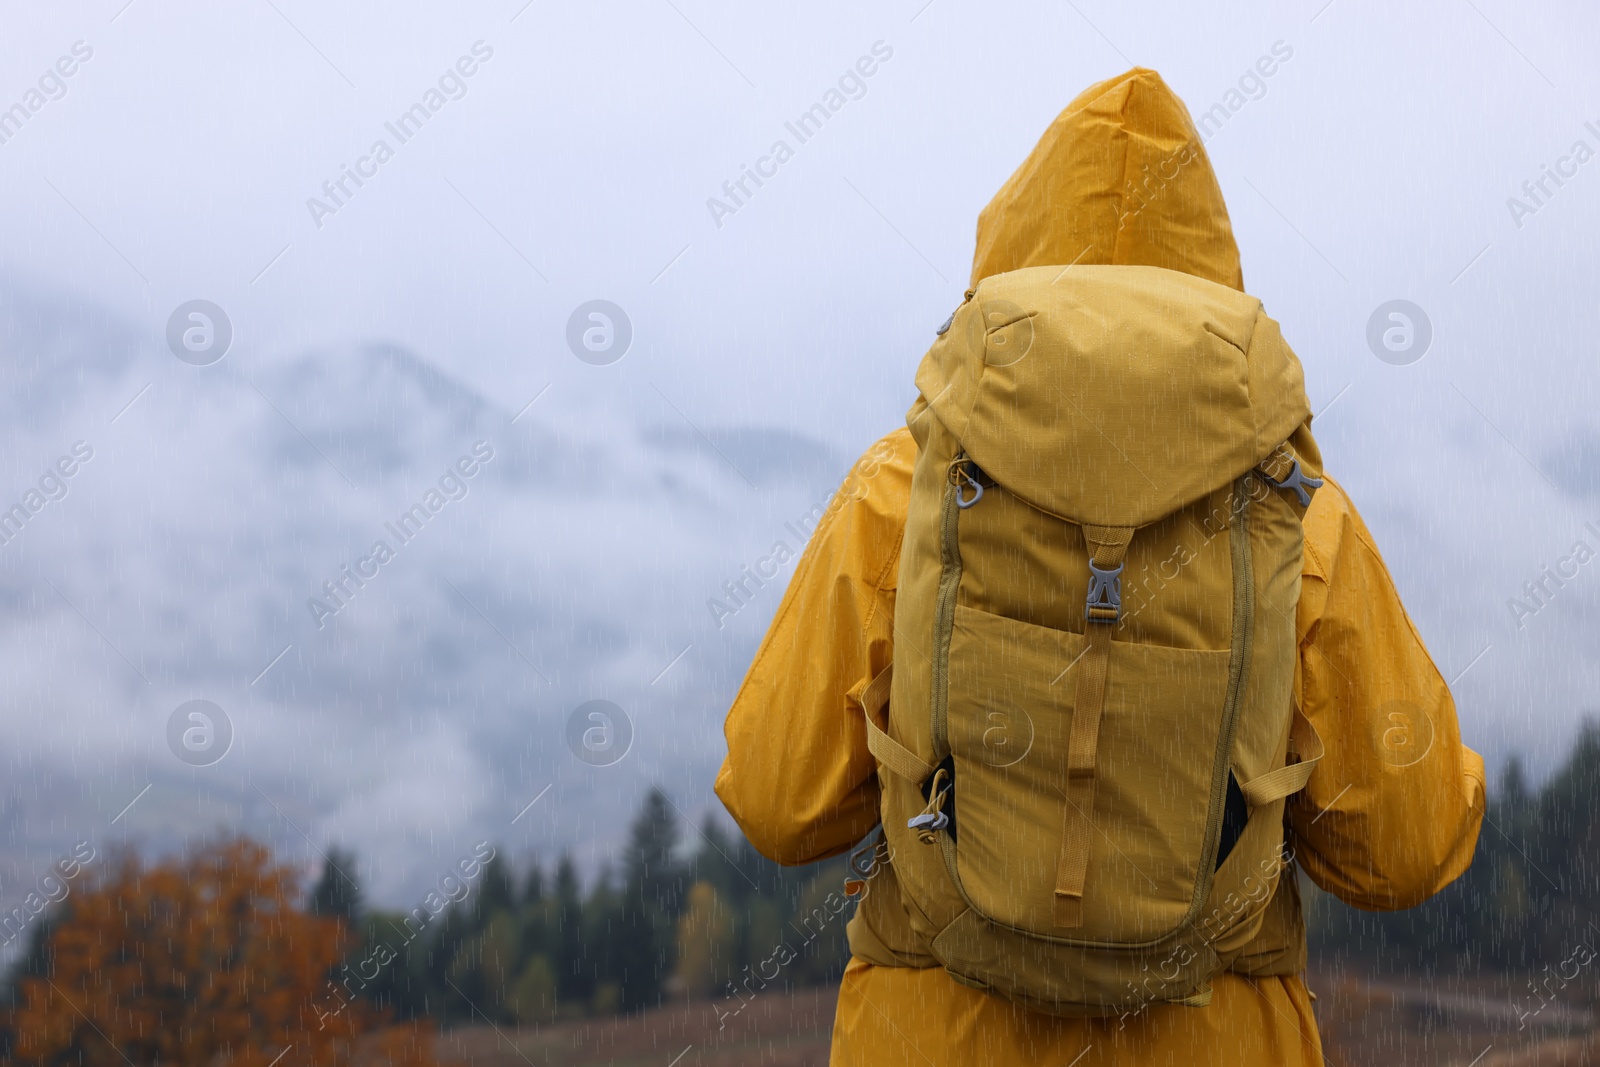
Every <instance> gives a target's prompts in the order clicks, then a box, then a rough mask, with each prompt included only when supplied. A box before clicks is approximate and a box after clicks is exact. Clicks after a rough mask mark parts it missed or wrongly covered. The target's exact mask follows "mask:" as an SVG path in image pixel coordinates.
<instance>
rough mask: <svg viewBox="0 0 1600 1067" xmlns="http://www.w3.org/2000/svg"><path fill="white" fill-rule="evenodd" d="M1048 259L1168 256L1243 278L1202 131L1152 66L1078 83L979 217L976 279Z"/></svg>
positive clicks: (1208, 275) (1186, 265) (1227, 277)
mask: <svg viewBox="0 0 1600 1067" xmlns="http://www.w3.org/2000/svg"><path fill="white" fill-rule="evenodd" d="M1047 264H1055V265H1065V264H1110V265H1119V266H1151V267H1165V268H1167V269H1169V270H1175V271H1181V272H1182V273H1184V274H1192V275H1194V276H1196V277H1199V278H1204V279H1206V280H1208V281H1212V282H1216V283H1218V284H1221V285H1226V286H1228V287H1230V288H1233V289H1239V290H1243V289H1244V278H1243V275H1242V273H1241V272H1240V269H1239V248H1238V245H1236V244H1235V243H1234V239H1233V226H1232V224H1231V223H1230V222H1229V221H1228V209H1227V206H1226V205H1225V204H1224V203H1223V200H1222V190H1221V188H1220V187H1219V186H1218V185H1217V176H1216V174H1215V173H1214V172H1213V171H1212V169H1211V161H1210V160H1209V159H1208V158H1207V157H1206V153H1205V149H1204V148H1203V147H1201V144H1200V134H1199V132H1198V131H1197V130H1196V129H1195V126H1194V123H1193V121H1191V119H1190V118H1189V111H1188V109H1187V108H1185V107H1184V106H1183V101H1181V100H1179V99H1178V97H1177V96H1176V95H1174V94H1173V92H1172V90H1171V89H1169V88H1167V84H1166V82H1164V81H1162V80H1161V75H1159V74H1157V73H1156V72H1155V71H1153V70H1145V69H1143V68H1141V67H1135V68H1134V69H1132V70H1130V71H1128V72H1127V73H1125V74H1121V75H1119V76H1117V77H1115V78H1111V79H1109V80H1107V81H1103V82H1100V83H1099V84H1097V85H1093V86H1090V87H1089V88H1088V89H1086V90H1084V91H1083V92H1082V93H1080V94H1079V95H1078V97H1077V99H1075V100H1073V101H1072V103H1071V104H1069V105H1067V109H1066V110H1065V111H1063V112H1061V114H1060V115H1058V116H1056V120H1055V121H1054V122H1052V123H1051V124H1050V128H1049V129H1047V130H1045V132H1044V136H1043V137H1041V138H1040V139H1039V143H1038V145H1036V146H1035V147H1034V149H1033V151H1032V153H1030V154H1029V156H1028V158H1027V159H1026V160H1024V161H1023V163H1022V166H1020V167H1018V168H1017V170H1016V173H1014V174H1012V175H1011V178H1010V179H1009V180H1008V181H1007V182H1006V183H1005V185H1004V186H1002V187H1001V189H1000V191H999V192H998V193H996V194H995V196H994V199H993V200H991V201H989V205H988V206H987V207H985V208H984V209H983V212H982V213H981V214H980V215H979V216H978V243H977V251H976V252H975V254H974V255H973V259H972V284H973V285H974V286H975V285H977V284H978V283H979V282H980V281H982V280H983V279H984V278H987V277H989V276H991V275H994V274H1003V273H1005V272H1007V271H1013V270H1019V269H1021V268H1023V267H1035V266H1044V265H1047Z"/></svg>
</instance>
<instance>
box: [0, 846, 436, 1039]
mask: <svg viewBox="0 0 1600 1067" xmlns="http://www.w3.org/2000/svg"><path fill="white" fill-rule="evenodd" d="M108 866H109V869H108V870H107V871H106V872H104V873H103V875H102V877H100V878H99V879H98V880H96V881H93V882H91V883H90V884H89V885H88V886H87V887H86V888H85V890H84V891H82V892H74V893H73V894H72V896H71V897H69V898H68V899H67V901H66V902H65V904H64V910H63V911H62V913H61V914H60V915H58V916H56V917H55V919H54V921H53V924H52V927H51V929H50V930H49V932H48V934H47V941H46V943H45V951H44V953H43V973H42V974H40V973H35V974H33V975H32V976H30V977H27V978H24V979H23V980H22V982H21V983H20V986H19V989H18V996H17V998H16V1004H17V1006H16V1008H15V1009H14V1010H13V1011H12V1012H11V1015H10V1018H8V1019H7V1020H6V1022H7V1024H8V1025H9V1029H10V1031H11V1033H12V1035H13V1039H14V1041H15V1045H14V1048H13V1050H12V1051H13V1055H14V1057H15V1060H16V1062H18V1063H23V1064H38V1065H40V1067H44V1065H47V1064H48V1065H54V1064H65V1063H71V1064H74V1065H80V1067H102V1065H103V1067H126V1065H127V1064H130V1063H131V1064H134V1065H135V1067H144V1065H146V1064H151V1065H154V1064H162V1065H167V1064H171V1065H184V1067H187V1065H193V1067H202V1065H208V1064H214V1063H216V1064H221V1063H225V1064H228V1065H229V1067H269V1065H276V1067H302V1065H303V1067H310V1065H313V1064H314V1065H316V1067H327V1065H336V1064H337V1065H343V1064H350V1063H352V1062H355V1061H356V1053H357V1051H358V1049H359V1050H360V1052H361V1053H362V1055H361V1056H360V1059H361V1060H362V1061H368V1060H369V1059H371V1060H373V1061H375V1062H378V1063H382V1064H384V1065H385V1067H430V1065H432V1064H433V1063H434V1060H433V1054H432V1038H431V1034H430V1033H428V1032H427V1031H424V1030H422V1029H420V1028H415V1027H408V1028H405V1029H390V1030H385V1029H383V1026H384V1022H385V1020H384V1019H383V1018H382V1017H381V1016H380V1015H379V1014H378V1013H377V1012H376V1011H374V1010H373V1009H372V1007H371V1006H370V1005H369V1004H367V1003H366V1002H365V1001H351V1002H347V1000H346V999H343V998H341V996H340V995H339V994H340V991H339V990H338V989H337V988H336V987H335V985H334V983H333V982H331V981H330V979H331V978H332V977H333V976H334V971H335V968H337V967H339V966H340V964H341V962H342V960H343V959H344V956H345V953H346V951H347V949H348V948H349V931H348V930H347V929H346V928H345V925H344V923H343V922H342V921H340V920H338V919H333V918H327V917H323V916H318V915H312V914H308V913H307V912H305V911H303V910H301V909H300V908H299V907H297V906H296V903H295V902H296V900H297V899H298V896H299V887H298V884H297V879H296V878H295V876H294V873H293V872H292V871H291V870H290V869H289V868H287V867H284V866H281V865H278V864H274V863H273V862H272V858H271V856H270V855H269V854H268V852H267V850H266V849H265V848H263V847H262V846H260V845H258V844H255V843H254V842H251V841H248V840H244V839H236V840H232V841H226V842H222V843H218V844H214V845H210V846H207V847H205V848H203V849H200V850H199V851H197V852H195V853H193V854H192V855H189V856H187V857H184V858H179V859H173V860H168V861H165V862H162V863H158V864H155V865H153V866H149V867H146V866H144V865H142V864H141V863H140V861H139V860H138V859H137V858H136V857H132V856H129V857H125V858H123V859H122V860H120V861H119V862H117V863H115V864H113V865H108ZM343 996H344V998H348V997H349V996H350V994H348V993H344V995H343ZM363 1035H371V1036H367V1037H363Z"/></svg>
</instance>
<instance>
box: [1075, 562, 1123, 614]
mask: <svg viewBox="0 0 1600 1067" xmlns="http://www.w3.org/2000/svg"><path fill="white" fill-rule="evenodd" d="M1083 617H1084V618H1085V619H1087V620H1089V621H1090V622H1116V621H1117V620H1118V619H1120V618H1121V617H1122V564H1120V563H1119V564H1117V565H1116V566H1115V567H1112V568H1110V569H1109V570H1101V569H1100V568H1099V567H1096V566H1095V565H1094V560H1093V559H1090V560H1089V597H1088V600H1087V602H1086V603H1085V604H1084V606H1083Z"/></svg>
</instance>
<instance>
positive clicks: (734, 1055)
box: [438, 988, 838, 1067]
mask: <svg viewBox="0 0 1600 1067" xmlns="http://www.w3.org/2000/svg"><path fill="white" fill-rule="evenodd" d="M837 995H838V994H837V992H836V990H834V989H832V988H828V989H807V990H802V991H800V992H798V993H779V992H767V993H763V994H761V995H760V996H759V997H757V998H756V999H755V1000H753V1001H751V1002H750V1003H748V1004H747V1005H746V1006H745V1008H744V1010H743V1011H741V1012H740V1013H739V1014H738V1015H737V1016H734V1017H732V1018H730V1019H729V1020H728V1021H727V1026H726V1027H725V1028H719V1027H718V1023H717V1013H716V1012H715V1011H714V1010H713V1008H712V1005H711V1004H710V1003H705V1002H702V1003H696V1004H692V1005H689V1006H688V1007H675V1008H661V1009H658V1010H656V1011H650V1012H645V1013H643V1014H642V1015H633V1016H627V1017H622V1018H610V1019H585V1020H582V1021H579V1022H571V1023H559V1024H556V1025H552V1026H544V1027H539V1028H538V1029H521V1030H508V1029H501V1030H495V1029H493V1028H491V1027H488V1026H472V1027H463V1028H461V1029H457V1030H452V1031H450V1032H449V1033H448V1034H446V1035H445V1036H444V1037H443V1038H442V1039H441V1040H440V1042H439V1046H438V1050H439V1054H440V1058H441V1059H445V1058H451V1059H455V1060H458V1061H460V1062H462V1063H464V1064H467V1065H469V1067H526V1065H528V1064H533V1065H534V1067H579V1065H582V1067H591V1065H601V1064H604V1065H607V1067H646V1065H648V1067H667V1065H668V1064H672V1065H673V1067H732V1065H733V1064H740V1065H744V1064H749V1065H752V1067H756V1065H759V1067H820V1065H822V1064H825V1063H827V1062H828V1035H829V1033H830V1032H831V1031H832V1029H833V1007H834V1001H835V999H836V997H837Z"/></svg>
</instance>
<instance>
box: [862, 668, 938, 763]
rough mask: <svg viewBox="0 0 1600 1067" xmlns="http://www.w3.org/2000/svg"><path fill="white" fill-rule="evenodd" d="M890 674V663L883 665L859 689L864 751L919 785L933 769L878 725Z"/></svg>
mask: <svg viewBox="0 0 1600 1067" xmlns="http://www.w3.org/2000/svg"><path fill="white" fill-rule="evenodd" d="M893 676H894V667H893V665H890V666H888V667H885V668H884V669H883V670H882V671H880V672H878V675H877V677H875V678H873V679H872V681H870V682H868V683H867V687H866V688H865V689H863V690H862V691H861V697H860V700H861V710H862V712H863V715H862V718H864V719H865V720H866V723H867V750H868V751H869V752H871V753H872V755H873V758H875V759H876V760H877V761H878V762H879V763H880V764H882V765H883V766H884V767H886V768H888V769H889V770H891V771H893V772H894V773H895V774H898V775H899V776H900V777H902V778H904V779H905V780H906V781H908V782H915V783H917V784H918V785H920V784H922V783H923V782H926V781H927V780H928V779H929V778H931V777H932V776H933V768H932V767H930V766H928V765H927V764H926V763H924V762H922V760H921V758H919V757H918V756H917V754H916V753H915V752H912V751H911V750H910V749H909V748H907V747H906V746H904V745H902V744H901V743H900V742H898V741H896V740H895V739H894V738H892V737H890V736H889V735H888V734H887V733H885V732H884V731H883V730H881V729H879V728H878V723H877V717H878V715H879V714H880V713H881V712H882V711H883V709H884V708H885V707H887V706H888V703H889V682H890V680H891V679H892V678H893ZM885 721H887V720H885Z"/></svg>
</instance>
